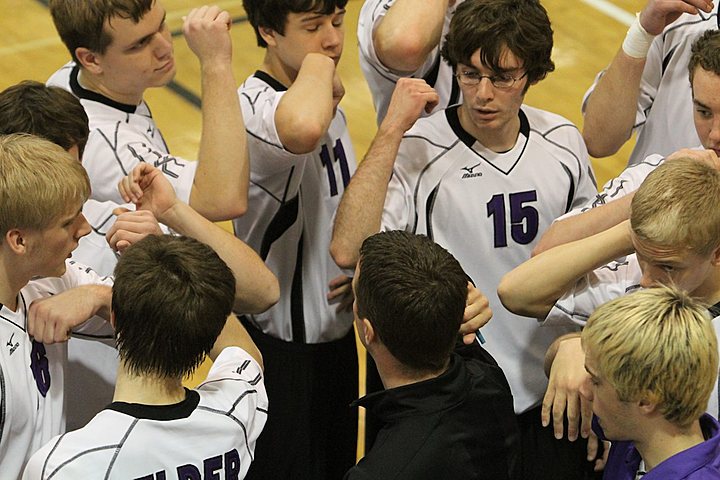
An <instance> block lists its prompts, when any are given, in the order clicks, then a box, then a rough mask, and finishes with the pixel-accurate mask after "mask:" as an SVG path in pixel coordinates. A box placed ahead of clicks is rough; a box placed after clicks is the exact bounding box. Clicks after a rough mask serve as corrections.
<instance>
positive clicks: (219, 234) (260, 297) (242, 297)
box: [159, 202, 280, 313]
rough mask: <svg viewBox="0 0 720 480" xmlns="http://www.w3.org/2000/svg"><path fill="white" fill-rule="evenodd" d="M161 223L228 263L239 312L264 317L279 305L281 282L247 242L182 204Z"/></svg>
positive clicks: (162, 219)
mask: <svg viewBox="0 0 720 480" xmlns="http://www.w3.org/2000/svg"><path fill="white" fill-rule="evenodd" d="M159 220H160V221H161V222H162V223H164V224H165V225H167V226H168V227H170V228H172V229H173V230H175V231H176V232H178V233H180V234H182V235H185V236H188V237H192V238H194V239H196V240H198V241H200V242H203V243H205V244H206V245H208V246H209V247H210V248H212V249H213V250H215V252H216V253H217V254H218V255H219V256H220V258H222V259H223V261H224V262H225V263H227V265H228V266H229V267H230V269H231V270H232V271H233V273H234V274H235V280H236V286H235V305H234V309H235V310H236V311H238V312H242V313H260V312H263V311H265V310H267V309H268V308H270V307H271V306H272V305H274V304H275V303H276V302H277V301H278V298H279V296H280V288H279V286H278V282H277V278H275V275H273V273H272V272H271V271H270V270H269V269H268V268H267V266H265V263H263V261H262V260H261V259H260V257H259V256H258V255H257V253H255V251H254V250H253V249H251V248H250V247H248V246H247V245H246V244H245V243H244V242H243V241H241V240H239V239H238V238H236V237H235V236H234V235H232V234H231V233H229V232H227V231H225V230H223V229H222V228H220V227H219V226H217V225H215V224H214V223H212V222H210V221H208V220H207V219H205V218H204V217H203V216H202V215H200V214H199V213H197V212H195V211H194V210H193V209H192V208H190V207H189V206H188V205H185V204H184V203H182V202H176V203H175V204H174V206H173V207H172V208H170V209H169V210H168V211H166V212H164V213H163V214H162V215H161V218H159Z"/></svg>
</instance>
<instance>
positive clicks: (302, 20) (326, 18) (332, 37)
mask: <svg viewBox="0 0 720 480" xmlns="http://www.w3.org/2000/svg"><path fill="white" fill-rule="evenodd" d="M344 20H345V9H344V8H338V7H336V8H335V11H334V12H333V13H332V14H330V15H324V14H322V13H319V12H302V13H293V12H291V13H289V14H288V16H287V20H286V22H285V33H284V34H283V35H280V34H279V33H278V32H275V31H272V30H270V31H265V32H264V33H263V38H264V39H265V41H266V42H267V43H268V47H270V48H272V49H273V51H274V53H275V54H276V55H277V56H278V58H280V60H281V61H282V63H283V64H284V66H285V67H286V68H287V69H288V70H289V71H290V73H291V74H290V75H289V76H290V77H291V78H292V79H294V78H295V77H296V76H297V72H298V71H299V70H300V66H301V65H302V62H303V60H304V59H305V56H306V55H307V54H308V53H321V54H323V55H326V56H328V57H330V58H332V59H333V61H334V62H335V65H337V64H338V62H339V61H340V57H341V55H342V51H343V42H344V40H345V26H344ZM268 32H269V33H268Z"/></svg>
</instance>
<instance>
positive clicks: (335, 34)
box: [322, 23, 344, 53]
mask: <svg viewBox="0 0 720 480" xmlns="http://www.w3.org/2000/svg"><path fill="white" fill-rule="evenodd" d="M329 27H330V28H328V29H327V34H326V35H325V36H324V37H323V43H322V47H323V48H324V49H325V50H327V51H330V52H332V53H335V51H336V50H337V49H338V47H339V46H341V45H342V42H343V38H344V32H343V29H342V26H340V27H336V26H335V25H333V24H332V23H331V24H330V26H329Z"/></svg>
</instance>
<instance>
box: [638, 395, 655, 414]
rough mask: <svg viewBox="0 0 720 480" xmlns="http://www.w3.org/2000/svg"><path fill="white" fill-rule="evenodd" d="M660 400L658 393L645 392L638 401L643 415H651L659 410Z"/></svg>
mask: <svg viewBox="0 0 720 480" xmlns="http://www.w3.org/2000/svg"><path fill="white" fill-rule="evenodd" d="M659 401H660V399H659V398H658V396H657V394H655V393H653V392H644V393H643V394H642V395H640V399H639V400H638V401H637V406H638V409H639V410H640V412H641V413H642V414H643V415H646V416H650V415H652V414H654V413H656V412H657V411H658V407H659Z"/></svg>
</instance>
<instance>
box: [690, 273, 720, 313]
mask: <svg viewBox="0 0 720 480" xmlns="http://www.w3.org/2000/svg"><path fill="white" fill-rule="evenodd" d="M692 296H693V297H695V298H698V299H700V300H702V301H704V302H705V303H707V304H708V305H715V304H716V303H718V302H720V267H715V268H713V271H712V273H711V274H710V275H709V276H708V278H707V279H706V280H705V281H704V282H703V283H702V285H700V286H699V287H698V288H696V289H695V291H693V293H692Z"/></svg>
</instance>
